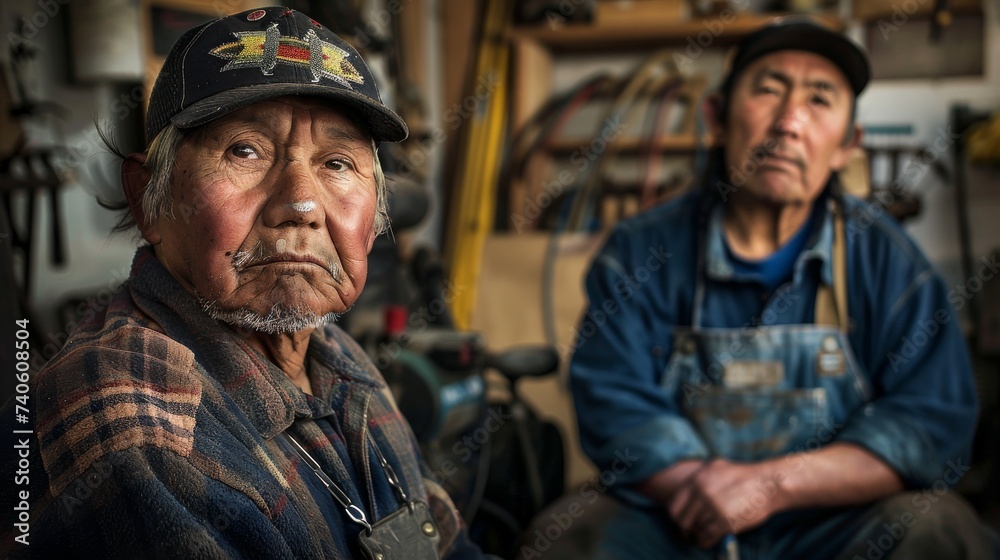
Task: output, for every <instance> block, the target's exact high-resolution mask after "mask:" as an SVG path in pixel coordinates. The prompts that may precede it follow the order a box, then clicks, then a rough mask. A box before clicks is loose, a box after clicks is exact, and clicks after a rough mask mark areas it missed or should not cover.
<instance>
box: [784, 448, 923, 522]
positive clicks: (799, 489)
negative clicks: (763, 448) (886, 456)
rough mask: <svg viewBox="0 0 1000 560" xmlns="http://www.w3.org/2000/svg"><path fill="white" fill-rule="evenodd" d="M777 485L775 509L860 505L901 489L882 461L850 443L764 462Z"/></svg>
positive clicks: (894, 475) (900, 481) (901, 486)
mask: <svg viewBox="0 0 1000 560" xmlns="http://www.w3.org/2000/svg"><path fill="white" fill-rule="evenodd" d="M764 464H766V465H767V466H768V468H769V470H770V476H769V478H770V479H771V480H772V481H773V482H774V483H775V485H776V487H777V495H776V496H775V499H776V504H775V506H776V507H775V511H774V512H773V513H777V512H779V511H786V510H790V509H799V508H806V507H835V506H847V505H854V504H863V503H867V502H871V501H874V500H877V499H879V498H883V497H885V496H889V495H891V494H895V493H897V492H900V491H902V490H903V487H904V486H903V481H902V480H901V479H900V478H899V475H897V474H896V472H895V471H893V470H892V469H891V468H890V467H889V466H888V465H887V464H886V463H885V462H883V461H882V460H881V459H879V458H878V457H876V456H875V455H873V454H872V453H870V452H869V451H868V450H866V449H864V448H862V447H859V446H857V445H854V444H850V443H833V444H830V445H828V446H826V447H823V448H822V449H818V450H816V451H811V452H806V453H800V454H795V455H789V456H785V457H781V458H778V459H774V460H771V461H767V462H765V463H764Z"/></svg>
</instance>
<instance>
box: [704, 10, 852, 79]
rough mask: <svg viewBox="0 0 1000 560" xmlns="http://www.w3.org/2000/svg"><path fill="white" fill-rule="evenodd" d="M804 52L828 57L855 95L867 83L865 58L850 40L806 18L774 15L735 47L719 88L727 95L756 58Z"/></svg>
mask: <svg viewBox="0 0 1000 560" xmlns="http://www.w3.org/2000/svg"><path fill="white" fill-rule="evenodd" d="M788 50H795V51H807V52H811V53H815V54H818V55H820V56H822V57H824V58H827V59H829V60H830V61H831V62H833V63H834V64H835V65H837V67H838V68H840V71H841V72H843V73H844V77H846V78H847V83H849V84H850V86H851V89H852V90H854V96H855V97H857V96H858V95H859V94H860V93H861V92H862V91H863V90H864V89H865V86H866V85H867V84H868V80H869V78H870V76H871V69H870V67H869V64H868V57H867V55H865V53H864V51H862V50H861V48H860V47H858V46H857V45H856V44H855V43H854V42H853V41H851V40H850V39H848V38H847V37H845V36H844V35H842V34H840V33H836V32H834V31H831V30H830V29H828V28H826V27H824V26H822V25H820V24H818V23H816V22H814V21H812V20H811V19H809V18H807V17H783V18H775V19H774V20H773V22H772V23H771V24H769V25H766V26H764V27H762V28H760V29H758V30H757V31H754V32H753V33H751V34H750V35H749V36H748V37H747V38H746V39H744V40H743V41H742V42H740V44H739V45H737V46H736V50H735V53H734V54H733V57H732V63H731V65H730V70H729V74H728V75H727V76H726V79H725V80H724V81H723V83H722V87H721V91H722V92H723V93H724V94H728V93H729V92H730V91H731V90H732V87H733V85H734V84H735V83H736V78H737V77H739V75H740V73H742V72H743V70H745V69H746V67H747V66H749V65H750V63H751V62H753V61H754V60H757V59H758V58H760V57H762V56H764V55H766V54H770V53H773V52H777V51H788Z"/></svg>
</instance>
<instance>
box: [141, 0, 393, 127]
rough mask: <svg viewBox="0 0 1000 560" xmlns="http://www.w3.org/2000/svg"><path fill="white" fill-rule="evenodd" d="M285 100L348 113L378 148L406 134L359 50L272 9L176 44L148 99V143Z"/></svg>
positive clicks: (294, 14) (214, 24) (200, 29)
mask: <svg viewBox="0 0 1000 560" xmlns="http://www.w3.org/2000/svg"><path fill="white" fill-rule="evenodd" d="M284 95H309V96H315V97H321V98H327V99H330V100H331V101H334V102H336V104H339V105H343V106H344V107H345V108H347V109H348V110H350V111H351V112H352V113H353V114H355V115H356V116H357V117H358V118H359V119H360V120H361V123H362V124H363V125H364V126H367V127H368V131H369V132H370V133H371V135H372V137H373V138H374V139H375V140H376V141H379V142H381V141H387V142H398V141H400V140H403V139H405V138H406V136H407V134H408V131H407V128H406V123H404V122H403V119H401V118H400V117H399V115H397V114H396V113H394V112H393V111H392V110H390V109H389V108H388V107H386V106H385V105H383V104H382V98H381V97H380V96H379V92H378V87H377V86H376V84H375V78H374V77H373V76H372V73H371V71H370V70H369V69H368V66H367V65H366V64H365V61H364V60H362V58H361V56H360V55H359V54H358V52H357V51H355V50H354V48H353V47H351V46H350V45H349V44H348V43H347V42H346V41H344V40H343V39H341V38H340V37H338V36H337V35H335V34H334V33H333V32H332V31H330V30H329V29H327V28H326V27H324V26H323V25H321V24H320V23H319V22H317V21H316V20H314V19H312V18H310V17H309V16H307V15H305V14H303V13H301V12H298V11H295V10H291V9H289V8H284V7H270V8H261V9H256V10H247V11H245V12H242V13H239V14H235V15H231V16H226V17H223V18H219V19H216V20H213V21H210V22H208V23H204V24H202V25H199V26H197V27H194V28H192V29H190V30H188V31H187V32H185V33H184V35H182V36H181V38H180V39H178V40H177V43H176V44H174V46H173V48H171V49H170V54H168V55H167V58H166V61H165V62H164V63H163V69H162V70H160V74H159V76H157V78H156V83H155V84H154V85H153V91H152V93H151V94H150V98H149V108H148V111H147V114H146V142H147V143H148V142H151V141H152V140H153V138H155V137H156V135H157V134H159V132H160V131H161V130H163V127H165V126H166V125H167V123H173V124H174V125H175V126H177V127H178V128H192V127H195V126H199V125H202V124H205V123H208V122H211V121H213V120H215V119H217V118H219V117H222V116H224V115H227V114H229V113H232V112H233V111H235V110H237V109H240V108H243V107H246V106H248V105H251V104H253V103H257V102H259V101H264V100H266V99H271V98H274V97H280V96H284Z"/></svg>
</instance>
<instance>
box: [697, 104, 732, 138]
mask: <svg viewBox="0 0 1000 560" xmlns="http://www.w3.org/2000/svg"><path fill="white" fill-rule="evenodd" d="M723 105H724V103H723V101H722V95H720V94H718V93H710V94H708V95H706V96H705V99H704V100H703V101H702V103H701V112H702V114H703V115H705V126H707V127H708V132H709V134H710V135H711V138H712V144H713V145H715V146H721V145H722V141H723V138H725V134H723V133H724V132H725V128H726V127H725V125H724V124H722V123H723V121H724V120H725V118H724V117H725V115H723V114H722V112H723V111H725V110H726V108H725V107H724V106H723Z"/></svg>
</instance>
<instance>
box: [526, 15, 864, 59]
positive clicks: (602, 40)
mask: <svg viewBox="0 0 1000 560" xmlns="http://www.w3.org/2000/svg"><path fill="white" fill-rule="evenodd" d="M784 15H788V14H785V13H773V14H738V15H736V16H734V17H733V18H732V19H731V20H730V21H729V22H728V23H726V22H724V21H723V20H722V19H720V18H719V17H715V18H704V19H693V20H688V21H679V22H677V23H676V24H673V25H663V24H661V23H657V24H656V25H651V24H648V23H647V24H641V23H637V24H636V25H633V26H627V27H626V26H620V25H619V26H608V25H605V26H600V25H587V24H579V25H573V24H564V25H561V26H559V27H556V28H553V27H550V26H549V25H546V24H544V23H543V24H540V25H535V26H518V27H514V28H513V29H512V30H511V31H510V34H509V37H510V39H512V40H531V41H535V42H537V43H540V44H542V45H544V46H546V47H548V48H549V49H551V50H552V51H556V52H571V53H577V52H579V53H585V52H595V51H602V50H606V49H628V48H633V49H641V48H659V47H664V46H668V45H684V44H686V43H687V41H688V38H691V39H693V40H697V38H698V34H699V33H702V32H703V31H707V32H708V33H709V34H710V35H711V37H712V41H711V43H710V44H709V45H708V46H707V47H706V46H704V45H699V48H713V47H717V46H719V45H728V44H732V43H734V42H736V41H738V40H739V39H741V38H743V37H745V36H747V35H749V34H750V33H752V32H753V31H756V30H757V29H758V28H760V27H761V26H762V25H764V24H766V23H768V22H769V21H771V20H772V19H774V18H775V17H780V16H784ZM814 17H816V19H818V20H819V21H820V23H822V24H824V25H826V26H827V27H829V28H830V29H832V30H834V31H843V30H844V22H843V21H842V20H840V19H839V18H838V17H836V16H835V15H833V14H826V13H824V14H822V15H818V16H814ZM713 30H718V35H716V34H715V33H714V32H713ZM695 44H696V45H698V43H695Z"/></svg>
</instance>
